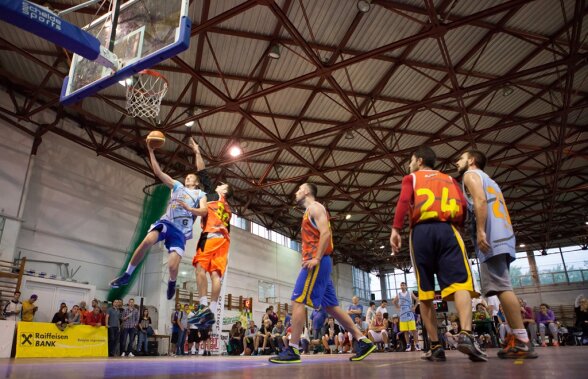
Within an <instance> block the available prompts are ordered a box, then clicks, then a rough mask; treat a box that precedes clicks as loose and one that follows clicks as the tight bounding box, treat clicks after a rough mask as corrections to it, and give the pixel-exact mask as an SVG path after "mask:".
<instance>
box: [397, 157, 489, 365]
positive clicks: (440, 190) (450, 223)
mask: <svg viewBox="0 0 588 379" xmlns="http://www.w3.org/2000/svg"><path fill="white" fill-rule="evenodd" d="M435 159H436V156H435V153H434V152H433V150H431V149H430V148H429V147H426V146H421V147H420V148H419V149H418V150H417V151H415V152H414V154H413V155H412V157H411V160H410V166H409V167H410V172H411V173H410V174H409V175H406V176H405V177H404V178H403V180H402V189H401V192H400V198H399V199H398V204H397V206H396V214H395V216H394V224H393V227H392V235H391V236H390V244H391V245H392V249H393V250H394V252H396V253H397V252H399V251H400V247H401V238H400V231H401V229H402V227H403V226H404V219H405V217H406V215H407V214H408V215H409V219H410V238H409V242H410V244H409V247H410V255H411V258H412V262H413V266H414V267H415V273H416V278H417V285H418V292H419V296H418V297H419V300H420V302H421V315H423V321H424V323H425V326H426V328H427V332H428V333H429V337H430V338H431V341H432V348H431V351H430V352H428V353H427V354H426V355H425V356H424V357H423V358H424V359H427V360H431V361H439V360H441V361H443V360H445V353H444V352H443V347H442V346H441V345H440V344H439V338H438V335H437V319H436V316H435V310H434V308H433V299H434V298H435V276H437V281H438V282H439V287H441V296H442V297H443V299H445V300H455V304H456V308H457V312H458V315H459V319H460V323H461V328H462V330H463V331H464V332H463V333H464V334H463V335H462V336H460V339H459V340H460V343H459V345H458V349H459V350H460V351H462V352H464V353H466V354H468V355H469V356H470V359H472V360H477V361H485V360H486V358H485V355H484V353H483V352H482V351H481V350H479V348H478V347H476V345H475V343H474V340H473V337H472V336H471V334H469V333H468V331H470V330H471V327H472V308H471V297H472V296H475V297H477V296H478V294H477V293H476V291H475V290H474V283H473V280H472V273H471V269H470V265H469V262H468V257H467V254H466V251H465V246H464V243H463V240H462V238H461V235H460V234H459V231H458V230H457V228H456V226H461V225H462V224H463V222H464V213H465V205H466V200H465V198H464V195H463V192H462V191H461V189H460V186H459V184H458V183H457V182H456V181H455V180H454V179H453V178H451V177H450V176H448V175H447V174H444V173H442V172H440V171H437V170H433V167H434V165H435Z"/></svg>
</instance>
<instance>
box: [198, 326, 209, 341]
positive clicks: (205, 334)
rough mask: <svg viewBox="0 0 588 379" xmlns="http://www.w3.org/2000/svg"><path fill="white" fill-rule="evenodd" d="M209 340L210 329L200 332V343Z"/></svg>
mask: <svg viewBox="0 0 588 379" xmlns="http://www.w3.org/2000/svg"><path fill="white" fill-rule="evenodd" d="M209 338H210V329H201V330H200V342H204V341H206V340H208V339H209Z"/></svg>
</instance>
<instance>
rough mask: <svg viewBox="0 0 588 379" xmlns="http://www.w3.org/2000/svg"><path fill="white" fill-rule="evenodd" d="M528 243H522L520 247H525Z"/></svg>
mask: <svg viewBox="0 0 588 379" xmlns="http://www.w3.org/2000/svg"><path fill="white" fill-rule="evenodd" d="M525 246H527V245H525V244H524V243H522V244H520V245H519V247H525Z"/></svg>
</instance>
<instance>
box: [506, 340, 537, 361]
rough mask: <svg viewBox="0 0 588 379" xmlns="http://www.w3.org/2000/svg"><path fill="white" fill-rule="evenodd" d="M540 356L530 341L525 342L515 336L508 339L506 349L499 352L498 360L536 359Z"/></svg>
mask: <svg viewBox="0 0 588 379" xmlns="http://www.w3.org/2000/svg"><path fill="white" fill-rule="evenodd" d="M538 356H539V355H538V354H537V352H536V351H535V349H534V348H533V344H532V343H531V342H530V341H529V342H523V341H521V340H518V339H516V338H515V336H513V335H509V336H508V337H507V339H506V347H505V348H504V349H502V350H500V351H499V352H498V358H502V359H535V358H537V357H538Z"/></svg>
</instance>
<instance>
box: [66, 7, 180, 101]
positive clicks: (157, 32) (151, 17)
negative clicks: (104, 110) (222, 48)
mask: <svg viewBox="0 0 588 379" xmlns="http://www.w3.org/2000/svg"><path fill="white" fill-rule="evenodd" d="M188 7H189V4H188V0H165V1H162V0H131V1H128V2H126V3H125V4H122V5H121V6H120V12H119V15H118V24H117V27H116V37H115V43H114V51H113V53H114V54H115V55H116V56H117V58H118V59H119V61H120V64H121V65H120V67H121V68H120V69H119V70H118V71H115V70H112V69H110V68H107V67H104V66H102V65H100V64H98V63H96V62H95V61H91V60H88V59H86V58H83V57H82V56H80V55H78V54H74V56H73V58H72V63H71V67H70V70H69V75H68V76H67V77H66V78H65V80H64V83H63V87H62V90H61V103H62V104H64V105H68V104H73V103H75V102H77V101H79V100H81V99H83V98H84V97H87V96H91V95H93V94H95V93H96V92H98V91H100V90H101V89H104V88H106V87H109V86H111V85H113V84H115V83H117V82H119V81H123V80H124V79H125V78H128V77H130V76H132V75H134V74H136V73H138V72H140V71H142V70H144V69H147V68H149V67H151V66H153V65H155V64H157V63H159V62H161V61H163V60H165V59H168V58H171V57H173V56H175V55H177V54H179V53H181V52H182V51H184V50H186V49H188V47H189V45H190V30H191V21H190V19H189V18H188V16H187V14H188ZM112 18H113V17H112V12H109V13H107V14H105V15H103V16H102V17H100V18H98V19H96V20H95V21H93V22H92V23H90V24H89V25H87V26H85V27H84V28H83V30H85V31H87V32H88V33H90V34H92V35H93V36H95V37H96V38H97V39H98V40H99V41H100V43H101V45H102V46H108V45H109V40H110V34H111V30H112V24H113V22H112Z"/></svg>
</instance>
